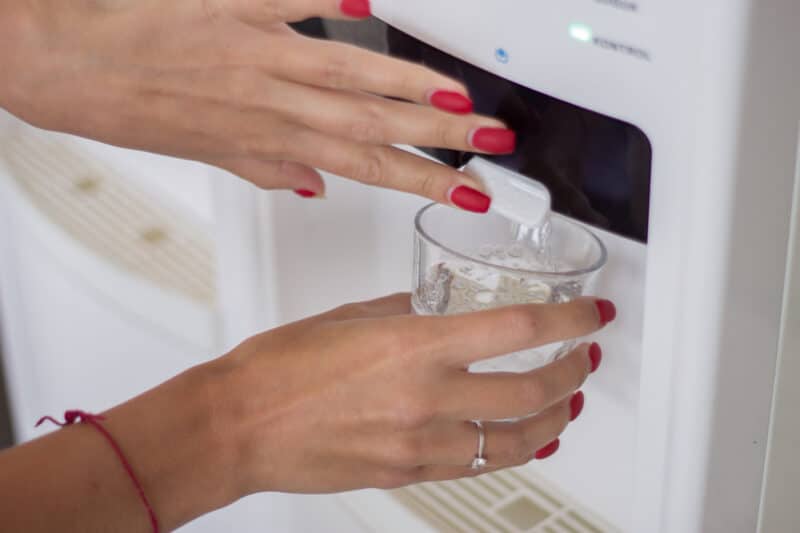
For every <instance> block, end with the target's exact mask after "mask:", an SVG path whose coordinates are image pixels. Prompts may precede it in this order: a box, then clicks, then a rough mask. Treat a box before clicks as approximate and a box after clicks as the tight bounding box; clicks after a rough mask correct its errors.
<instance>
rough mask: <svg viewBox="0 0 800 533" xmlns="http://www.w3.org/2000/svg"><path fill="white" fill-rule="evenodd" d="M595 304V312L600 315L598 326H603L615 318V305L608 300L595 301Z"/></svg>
mask: <svg viewBox="0 0 800 533" xmlns="http://www.w3.org/2000/svg"><path fill="white" fill-rule="evenodd" d="M595 305H596V306H597V313H598V314H599V315H600V327H603V326H605V325H606V324H608V323H609V322H611V321H612V320H614V319H615V318H617V307H616V306H615V305H614V303H613V302H610V301H609V300H597V301H595Z"/></svg>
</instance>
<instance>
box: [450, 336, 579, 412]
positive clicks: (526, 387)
mask: <svg viewBox="0 0 800 533" xmlns="http://www.w3.org/2000/svg"><path fill="white" fill-rule="evenodd" d="M590 348H591V345H589V344H583V345H581V346H579V347H578V348H576V349H574V350H573V351H572V352H570V353H569V354H568V355H567V356H565V357H563V358H561V359H558V360H557V361H554V362H553V363H550V364H549V365H546V366H543V367H541V368H538V369H536V370H532V371H530V372H525V373H520V374H513V373H500V372H498V373H487V374H469V373H466V372H461V373H459V374H457V375H455V376H453V377H452V378H451V379H450V381H448V382H447V383H445V385H444V386H443V387H442V388H441V391H442V392H441V396H440V398H439V400H438V402H439V403H438V405H440V409H441V412H442V413H443V414H445V415H446V416H450V417H452V418H454V419H457V420H500V419H505V418H518V417H524V416H528V415H530V414H532V413H539V412H541V411H543V410H544V409H547V408H549V407H550V406H552V405H555V404H557V403H558V402H561V401H563V400H564V399H565V398H569V397H571V396H572V394H573V393H574V392H575V391H576V390H578V389H579V388H580V387H581V386H582V385H583V383H584V382H585V381H586V378H587V377H588V375H589V374H590V373H591V370H592V360H591V357H590V356H589V353H590Z"/></svg>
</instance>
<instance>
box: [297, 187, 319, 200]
mask: <svg viewBox="0 0 800 533" xmlns="http://www.w3.org/2000/svg"><path fill="white" fill-rule="evenodd" d="M294 193H295V194H296V195H297V196H302V197H303V198H314V197H315V196H316V195H317V193H315V192H314V191H309V190H308V189H297V190H296V191H294Z"/></svg>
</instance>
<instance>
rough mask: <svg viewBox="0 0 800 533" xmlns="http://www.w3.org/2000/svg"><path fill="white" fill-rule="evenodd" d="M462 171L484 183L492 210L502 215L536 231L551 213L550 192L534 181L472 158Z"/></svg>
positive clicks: (489, 162)
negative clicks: (490, 200)
mask: <svg viewBox="0 0 800 533" xmlns="http://www.w3.org/2000/svg"><path fill="white" fill-rule="evenodd" d="M461 170H462V171H463V172H464V173H465V174H468V175H470V176H472V177H474V178H477V179H478V180H480V181H481V183H483V186H484V187H485V188H486V192H488V193H489V196H491V197H492V207H491V210H492V211H495V212H497V213H498V214H499V215H502V216H504V217H506V218H508V219H510V220H513V221H514V222H518V223H520V224H522V225H524V226H527V227H529V228H535V227H537V226H539V225H541V224H542V222H544V219H545V217H546V216H547V214H548V213H549V212H550V205H551V198H550V191H548V190H547V187H545V186H544V185H542V184H541V183H540V182H538V181H536V180H534V179H531V178H528V177H527V176H523V175H522V174H519V173H517V172H514V171H513V170H508V169H506V168H503V167H501V166H500V165H498V164H496V163H492V162H491V161H487V160H486V159H483V158H482V157H473V158H472V159H471V160H470V162H469V163H467V164H466V165H465V166H464V168H462V169H461Z"/></svg>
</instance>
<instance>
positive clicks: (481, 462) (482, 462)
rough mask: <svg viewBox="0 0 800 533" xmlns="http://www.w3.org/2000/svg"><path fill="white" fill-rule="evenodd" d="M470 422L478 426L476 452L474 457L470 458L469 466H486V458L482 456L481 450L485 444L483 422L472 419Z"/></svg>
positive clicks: (476, 468) (474, 468)
mask: <svg viewBox="0 0 800 533" xmlns="http://www.w3.org/2000/svg"><path fill="white" fill-rule="evenodd" d="M472 423H473V424H475V427H476V428H478V453H476V454H475V458H474V459H473V460H472V464H470V467H471V468H472V469H473V470H480V469H481V468H483V467H484V466H486V458H485V457H484V456H483V450H484V447H485V446H486V430H484V429H483V424H482V423H480V422H479V421H477V420H473V421H472Z"/></svg>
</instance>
